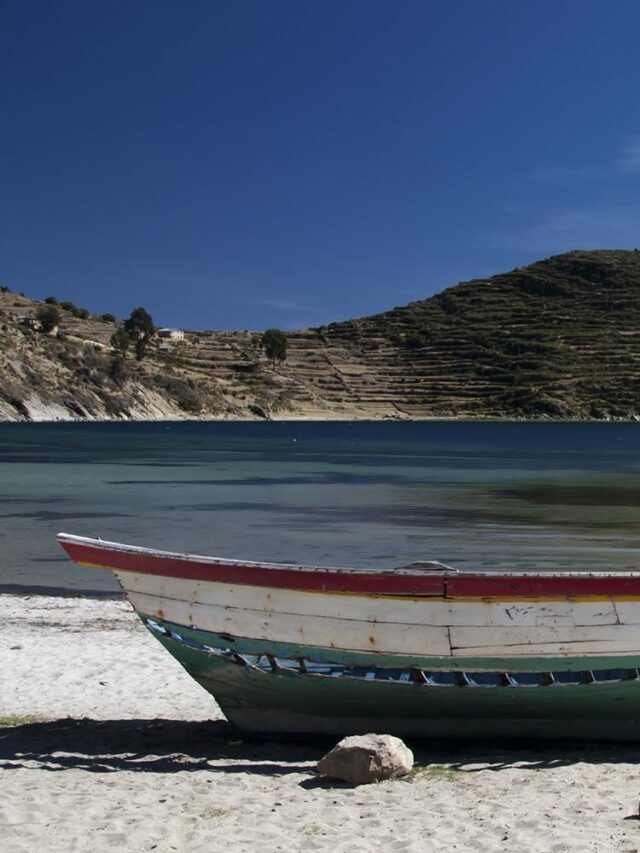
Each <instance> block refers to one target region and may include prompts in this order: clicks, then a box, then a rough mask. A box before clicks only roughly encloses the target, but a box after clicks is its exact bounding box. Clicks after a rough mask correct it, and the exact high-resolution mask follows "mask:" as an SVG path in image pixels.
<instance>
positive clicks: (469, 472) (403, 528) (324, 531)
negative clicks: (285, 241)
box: [0, 422, 640, 594]
mask: <svg viewBox="0 0 640 853" xmlns="http://www.w3.org/2000/svg"><path fill="white" fill-rule="evenodd" d="M639 473H640V425H633V424H489V423H481V424H478V423H443V422H438V423H395V422H389V423H386V422H385V423H337V424H336V423H298V422H290V423H240V424H239V423H179V424H162V423H153V424H130V423H122V424H0V543H1V545H2V554H3V558H2V567H1V569H0V590H5V591H7V590H13V589H18V588H20V589H33V588H39V589H42V590H46V589H49V590H53V589H56V590H66V591H71V590H75V591H82V592H85V593H93V594H97V593H110V592H114V591H116V590H117V586H116V585H115V582H114V580H113V579H112V577H111V575H110V574H109V573H104V572H99V571H92V570H89V569H83V568H79V567H75V566H73V565H72V564H71V563H70V562H69V561H68V560H67V558H66V557H65V556H64V554H63V553H62V552H61V551H60V549H59V548H58V546H57V545H56V543H55V541H54V537H55V534H56V533H57V532H59V531H60V530H64V531H66V532H68V533H77V534H81V535H86V536H100V537H101V538H103V539H113V540H116V541H121V542H130V543H134V544H140V545H147V546H152V547H159V548H167V549H171V550H179V551H182V550H184V551H192V552H196V553H203V554H211V555H215V556H226V557H236V558H244V559H250V560H269V561H283V562H306V563H314V564H320V565H351V566H360V567H364V566H371V567H375V568H378V569H389V568H393V567H394V566H399V565H403V564H405V563H408V562H411V561H413V560H417V559H437V560H441V561H442V562H445V563H448V564H450V565H453V566H458V567H460V568H474V569H487V568H497V569H528V570H554V569H570V568H573V569H621V570H638V569H640V558H639V554H640V551H638V547H639V545H640V478H639Z"/></svg>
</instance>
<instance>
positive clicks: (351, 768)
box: [318, 734, 413, 785]
mask: <svg viewBox="0 0 640 853" xmlns="http://www.w3.org/2000/svg"><path fill="white" fill-rule="evenodd" d="M412 767H413V753H412V752H411V750H410V749H409V748H408V747H407V746H406V745H405V744H404V743H403V742H402V741H401V740H400V738H397V737H393V735H375V734H369V735H354V736H352V737H346V738H344V740H341V741H340V743H338V744H336V745H335V746H334V747H333V749H332V750H331V751H330V752H328V753H327V754H326V755H325V756H324V757H323V758H321V759H320V761H319V762H318V770H319V772H320V773H323V774H324V775H325V776H331V777H332V778H334V779H342V780H344V781H345V782H351V783H352V784H353V785H366V784H368V783H370V782H380V781H381V780H382V779H397V778H398V777H399V776H406V775H407V773H409V772H410V771H411V768H412Z"/></svg>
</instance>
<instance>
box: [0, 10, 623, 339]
mask: <svg viewBox="0 0 640 853" xmlns="http://www.w3.org/2000/svg"><path fill="white" fill-rule="evenodd" d="M639 32H640V3H638V2H636V0H611V1H610V2H608V3H605V2H602V0H535V2H516V0H482V2H480V0H451V2H442V0H438V2H432V0H402V2H398V0H387V2H377V0H260V1H259V2H258V0H37V2H35V0H0V87H1V89H0V99H1V100H0V110H1V111H0V190H1V199H2V203H1V204H0V282H2V283H5V284H7V285H9V287H11V289H12V290H18V291H24V292H25V293H27V294H28V295H31V296H36V297H39V298H43V297H45V296H47V295H49V294H54V295H56V296H58V298H60V299H72V300H74V301H75V302H77V303H78V304H80V305H83V306H85V307H87V308H89V309H91V310H93V311H98V312H101V311H113V312H114V313H116V314H118V315H120V316H125V315H127V314H128V313H129V311H130V310H131V308H132V307H134V306H136V305H138V304H142V305H144V306H145V307H146V308H147V309H148V310H149V311H151V313H152V314H153V317H154V319H155V320H156V322H158V323H161V324H168V325H177V326H183V327H190V328H256V329H260V328H264V327H265V326H270V325H276V326H280V327H282V328H296V327H302V326H307V325H319V324H322V323H327V322H330V321H332V320H339V319H346V318H348V317H354V316H362V315H365V314H369V313H373V312H377V311H381V310H384V309H386V308H390V307H392V306H394V305H398V304H404V303H406V302H409V301H411V300H412V299H420V298H423V297H425V296H428V295H430V294H432V293H434V292H436V291H438V290H441V289H442V288H444V287H446V286H448V285H450V284H454V283H456V282H457V281H459V280H461V279H465V278H473V277H477V276H484V275H488V274H491V273H494V272H500V271H504V270H506V269H511V268H512V267H514V266H516V265H520V264H524V263H528V262H530V261H533V260H536V259H538V258H540V257H544V256H548V255H550V254H554V253H556V252H561V251H565V250H569V249H573V248H591V247H602V248H614V247H616V248H617V247H634V246H636V245H640V197H639V195H638V191H639V190H640V98H639V93H640V58H639V57H640V53H639V48H638V44H639V42H638V33H639Z"/></svg>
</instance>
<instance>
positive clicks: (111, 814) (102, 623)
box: [0, 596, 640, 853]
mask: <svg viewBox="0 0 640 853" xmlns="http://www.w3.org/2000/svg"><path fill="white" fill-rule="evenodd" d="M0 679H1V680H0V717H1V718H2V721H1V724H2V727H1V728H0V849H1V850H2V851H3V853H13V851H29V853H32V851H102V850H104V851H107V850H120V851H123V850H125V851H129V850H131V851H146V850H155V851H159V853H164V851H172V850H175V851H184V850H189V851H218V850H220V851H222V850H230V851H276V850H278V851H291V853H293V851H296V853H297V851H301V850H304V851H314V850H321V851H332V853H347V851H349V853H351V852H352V853H356V851H383V850H384V851H387V850H388V851H416V853H418V851H420V853H429V851H438V853H440V851H452V850H455V851H497V850H500V851H519V852H520V851H544V853H549V851H614V850H615V851H629V853H630V851H635V850H638V851H640V821H638V819H637V814H638V800H639V799H640V774H639V773H638V761H639V760H640V749H639V748H636V747H635V746H631V747H629V746H612V745H576V744H573V745H568V746H567V745H557V744H556V745H554V744H531V743H530V744H515V745H514V744H500V743H495V742H494V743H491V744H473V743H471V744H469V743H454V744H451V743H449V744H445V743H442V742H440V743H434V744H429V743H425V742H423V743H422V744H415V743H410V746H412V747H413V748H414V751H415V754H416V759H417V767H416V770H415V771H414V773H413V774H412V775H411V777H409V778H408V779H405V780H396V781H389V782H383V783H380V784H377V785H370V786H364V787H360V788H350V787H348V786H343V785H340V784H336V783H332V782H330V781H328V780H326V779H323V778H321V777H318V776H317V775H316V773H315V763H316V761H317V760H318V758H319V757H320V756H321V755H322V754H323V753H324V752H325V751H326V750H327V749H328V748H329V746H331V743H330V742H329V743H327V742H323V743H318V742H316V741H314V739H310V740H308V741H307V742H303V743H286V742H284V743H283V742H280V743H276V742H270V741H267V742H259V741H255V740H250V739H247V738H242V737H239V736H238V735H237V734H236V733H234V732H233V731H232V730H231V729H230V728H229V727H228V726H227V724H226V722H225V721H224V718H223V717H222V715H221V713H220V711H219V709H218V708H217V706H216V705H215V703H214V702H213V700H212V699H211V698H210V697H209V696H208V695H207V694H206V693H205V692H204V691H202V690H201V688H199V687H198V686H197V685H196V684H195V683H194V682H192V681H191V680H190V679H189V678H188V676H186V675H185V674H184V673H183V671H182V670H181V668H180V667H179V666H178V665H177V664H176V663H175V662H174V661H173V660H172V659H171V658H170V657H169V656H168V655H167V653H166V652H165V651H164V650H163V649H162V648H161V646H160V645H159V644H158V643H157V642H156V641H155V640H154V639H153V637H151V635H150V634H148V632H147V631H146V630H145V629H144V628H143V626H142V625H141V624H140V622H139V621H138V620H137V619H136V617H135V616H134V615H133V613H132V611H131V610H130V609H129V608H128V606H127V605H126V604H124V603H122V602H115V601H95V600H84V599H72V598H43V597H30V598H22V597H18V596H0ZM568 735H569V732H568ZM639 746H640V745H639Z"/></svg>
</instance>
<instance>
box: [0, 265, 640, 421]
mask: <svg viewBox="0 0 640 853" xmlns="http://www.w3.org/2000/svg"><path fill="white" fill-rule="evenodd" d="M41 305H42V303H39V302H36V301H34V300H28V299H26V298H24V297H18V296H15V295H14V294H10V293H2V294H0V342H1V344H2V353H1V355H0V418H1V417H5V418H13V417H16V418H29V417H31V418H34V417H38V416H40V415H39V413H42V412H45V413H46V412H48V413H49V415H51V414H52V413H54V414H55V416H56V417H64V416H65V414H64V413H65V412H66V413H67V414H68V416H76V417H144V418H147V417H194V416H200V417H227V418H237V417H255V416H264V415H267V416H275V417H296V416H299V417H319V418H327V417H329V418H380V417H398V418H402V417H415V418H423V417H468V418H491V417H493V418H554V419H564V418H593V419H605V418H624V419H637V418H638V417H640V381H639V378H640V364H639V360H640V344H639V341H638V334H639V320H640V252H638V251H592V252H582V251H579V252H571V253H568V254H565V255H558V256H555V257H552V258H549V259H547V260H543V261H540V262H538V263H535V264H532V265H531V266H528V267H523V268H520V269H516V270H513V271H512V272H510V273H505V274H503V275H497V276H493V277H491V278H489V279H482V280H475V281H469V282H464V283H462V284H459V285H457V286H455V287H451V288H449V289H447V290H445V291H444V292H442V293H440V294H438V295H436V296H434V297H431V298H430V299H425V300H422V301H419V302H413V303H411V304H410V305H407V306H404V307H401V308H394V309H393V310H390V311H387V312H385V313H383V314H377V315H375V316H372V317H364V318H361V319H357V320H351V321H347V322H343V323H334V324H331V325H329V326H326V327H321V328H316V329H306V330H303V331H300V332H293V333H289V334H288V335H287V339H288V352H287V359H286V361H285V362H284V363H283V364H282V365H280V366H278V367H277V368H273V367H272V366H271V365H270V364H269V363H268V362H267V361H266V359H265V358H264V356H263V355H262V353H261V350H260V337H261V336H260V334H259V333H250V332H188V333H187V334H186V338H185V341H184V343H178V344H175V345H173V346H172V347H171V349H166V348H161V344H160V342H159V341H155V342H154V343H153V344H152V345H151V347H150V350H149V354H148V356H147V358H145V360H144V361H143V362H142V363H138V362H135V361H133V360H131V359H130V360H129V361H128V363H127V369H126V375H124V376H122V375H119V374H118V375H117V376H116V375H115V374H114V371H113V370H112V368H111V365H112V354H111V350H110V346H109V341H110V338H111V335H112V334H113V332H114V330H115V328H116V326H115V324H114V323H113V322H110V321H106V320H104V319H99V318H96V317H91V316H90V317H89V318H86V319H83V318H78V317H77V316H74V315H73V314H71V313H69V312H63V313H64V316H63V321H62V323H61V325H60V333H61V336H60V337H55V336H47V335H43V334H42V333H39V332H36V331H33V330H31V329H28V328H25V327H24V325H20V323H18V321H17V320H16V316H17V314H18V312H19V313H20V314H22V315H24V314H30V313H31V314H35V313H36V312H37V310H38V308H40V307H41ZM22 322H24V321H22ZM33 400H36V403H33V402H32V401H33ZM30 401H31V402H30ZM37 401H40V402H39V403H38V402H37ZM47 407H49V408H47ZM51 407H53V408H51ZM43 416H44V415H43Z"/></svg>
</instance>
